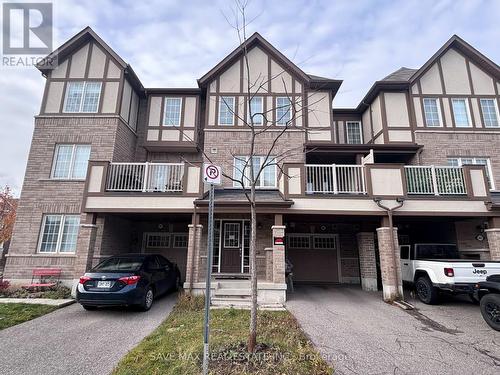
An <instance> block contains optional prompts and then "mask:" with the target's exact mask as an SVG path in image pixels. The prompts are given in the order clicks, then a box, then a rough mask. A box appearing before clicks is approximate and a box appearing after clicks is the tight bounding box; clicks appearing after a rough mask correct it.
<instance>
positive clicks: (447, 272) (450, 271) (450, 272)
mask: <svg viewBox="0 0 500 375" xmlns="http://www.w3.org/2000/svg"><path fill="white" fill-rule="evenodd" d="M444 274H445V275H446V276H448V277H453V276H455V272H453V268H445V269H444Z"/></svg>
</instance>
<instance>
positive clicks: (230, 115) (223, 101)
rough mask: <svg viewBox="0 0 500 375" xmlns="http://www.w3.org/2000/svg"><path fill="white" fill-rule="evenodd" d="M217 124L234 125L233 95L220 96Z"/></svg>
mask: <svg viewBox="0 0 500 375" xmlns="http://www.w3.org/2000/svg"><path fill="white" fill-rule="evenodd" d="M219 125H234V97H232V96H221V98H220V101H219Z"/></svg>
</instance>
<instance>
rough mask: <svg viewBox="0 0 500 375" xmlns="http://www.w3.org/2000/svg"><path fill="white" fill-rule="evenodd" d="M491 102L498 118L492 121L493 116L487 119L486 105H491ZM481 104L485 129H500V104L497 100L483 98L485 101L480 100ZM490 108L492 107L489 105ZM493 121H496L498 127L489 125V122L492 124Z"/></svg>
mask: <svg viewBox="0 0 500 375" xmlns="http://www.w3.org/2000/svg"><path fill="white" fill-rule="evenodd" d="M489 102H492V103H493V108H494V110H493V114H494V115H495V116H496V118H495V119H492V118H491V116H490V117H489V118H488V119H486V118H485V117H486V116H485V115H486V114H485V112H486V111H485V107H486V106H487V104H486V103H489ZM479 104H480V106H481V113H482V117H483V123H484V127H485V128H499V127H500V113H499V111H498V103H497V100H496V99H495V98H483V99H479ZM488 107H490V106H489V105H488ZM492 120H494V121H496V125H492V124H491V123H490V124H487V122H491V121H492Z"/></svg>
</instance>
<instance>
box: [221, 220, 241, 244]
mask: <svg viewBox="0 0 500 375" xmlns="http://www.w3.org/2000/svg"><path fill="white" fill-rule="evenodd" d="M224 247H227V248H238V247H240V223H224Z"/></svg>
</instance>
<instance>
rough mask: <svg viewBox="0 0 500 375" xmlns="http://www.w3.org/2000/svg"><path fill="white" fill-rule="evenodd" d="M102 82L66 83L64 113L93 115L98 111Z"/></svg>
mask: <svg viewBox="0 0 500 375" xmlns="http://www.w3.org/2000/svg"><path fill="white" fill-rule="evenodd" d="M101 87H102V82H95V81H90V82H88V81H77V82H68V84H67V87H66V98H65V99H64V112H67V113H95V112H97V110H98V109H99V100H100V98H101Z"/></svg>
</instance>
